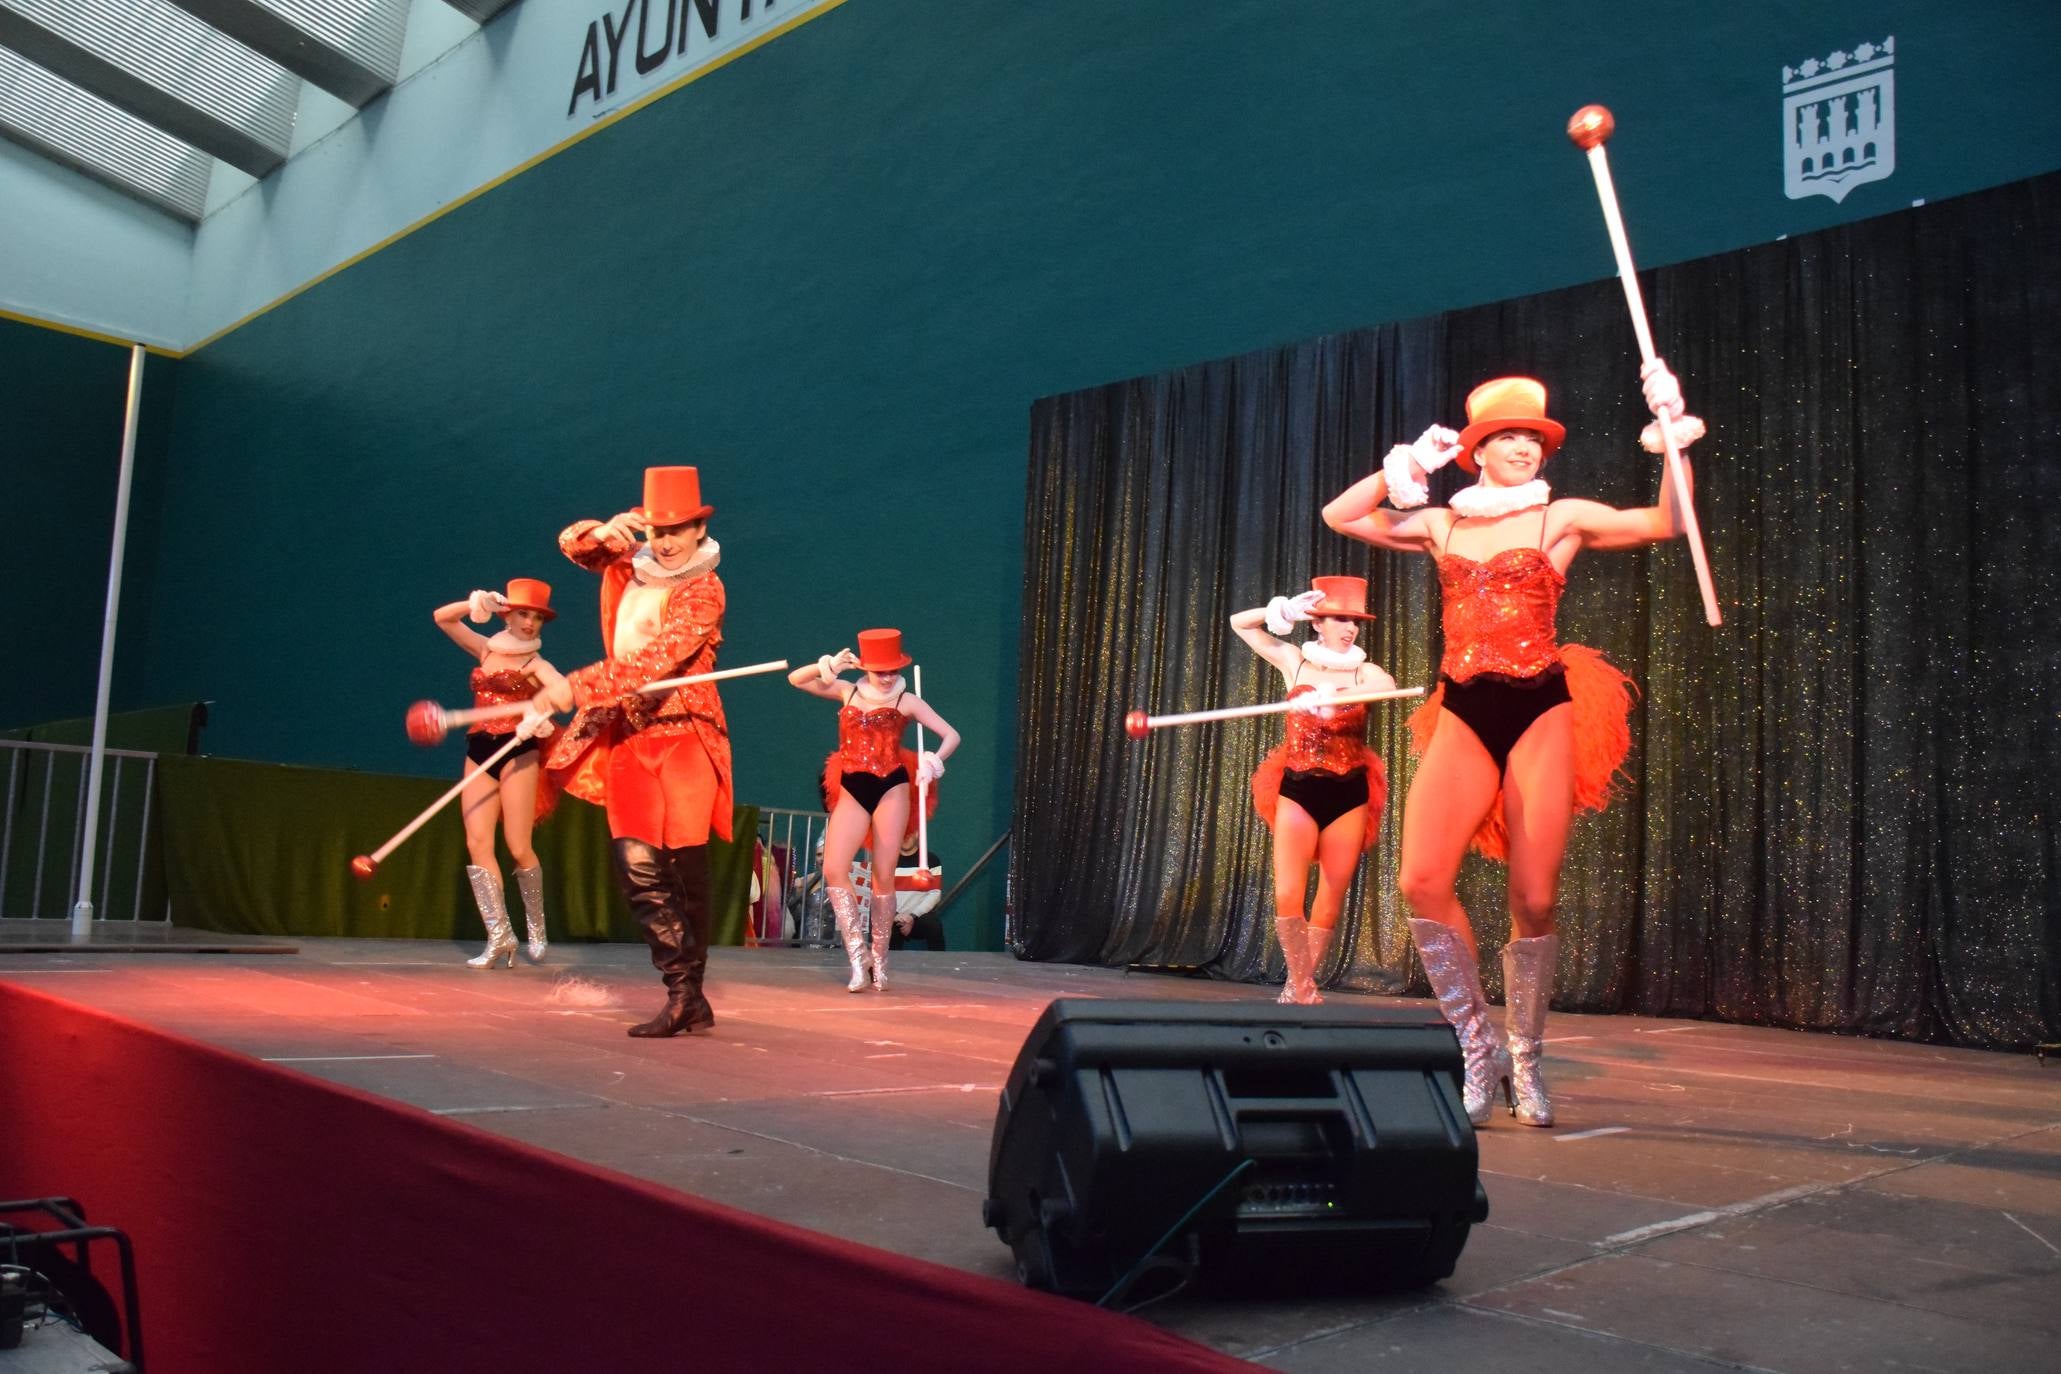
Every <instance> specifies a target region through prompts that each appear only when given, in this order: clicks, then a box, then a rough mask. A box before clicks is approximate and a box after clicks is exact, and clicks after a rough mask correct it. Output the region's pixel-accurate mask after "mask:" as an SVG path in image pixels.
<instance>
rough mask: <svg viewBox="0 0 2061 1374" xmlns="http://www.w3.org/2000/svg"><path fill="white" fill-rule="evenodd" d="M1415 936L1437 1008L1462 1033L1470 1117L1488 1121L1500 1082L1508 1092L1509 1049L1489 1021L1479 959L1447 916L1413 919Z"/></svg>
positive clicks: (1464, 1087)
mask: <svg viewBox="0 0 2061 1374" xmlns="http://www.w3.org/2000/svg"><path fill="white" fill-rule="evenodd" d="M1410 938H1411V939H1412V940H1413V941H1415V942H1416V945H1417V957H1418V958H1420V959H1422V960H1423V961H1424V973H1425V976H1426V977H1428V978H1430V979H1431V990H1432V991H1433V992H1435V993H1437V994H1438V1009H1439V1010H1440V1011H1442V1012H1444V1013H1445V1018H1446V1021H1447V1023H1448V1024H1450V1025H1451V1026H1452V1028H1453V1033H1454V1034H1455V1035H1457V1036H1458V1037H1459V1038H1460V1057H1461V1059H1462V1061H1463V1063H1464V1065H1465V1069H1466V1073H1465V1077H1464V1078H1463V1079H1462V1081H1461V1085H1460V1097H1461V1100H1462V1101H1463V1102H1465V1103H1466V1106H1467V1119H1468V1120H1469V1121H1472V1122H1473V1123H1474V1124H1475V1125H1477V1126H1485V1125H1487V1124H1488V1119H1489V1108H1490V1107H1491V1106H1492V1105H1493V1104H1494V1102H1495V1098H1496V1088H1497V1086H1498V1085H1500V1086H1501V1087H1502V1089H1503V1093H1504V1096H1505V1097H1506V1098H1507V1097H1508V1096H1509V1092H1510V1055H1509V1052H1508V1051H1506V1050H1505V1049H1504V1048H1503V1046H1502V1045H1501V1043H1499V1041H1498V1040H1497V1037H1496V1032H1495V1028H1494V1027H1493V1026H1491V1025H1490V1024H1489V1019H1488V1002H1487V1000H1486V999H1485V998H1484V997H1483V996H1482V995H1481V968H1480V965H1479V964H1478V963H1477V962H1476V961H1475V958H1474V951H1473V950H1471V949H1469V948H1468V947H1467V942H1466V940H1464V939H1462V938H1461V936H1460V932H1459V931H1457V930H1454V929H1453V928H1452V927H1451V926H1449V925H1446V924H1444V923H1442V922H1439V921H1423V920H1412V921H1411V922H1410Z"/></svg>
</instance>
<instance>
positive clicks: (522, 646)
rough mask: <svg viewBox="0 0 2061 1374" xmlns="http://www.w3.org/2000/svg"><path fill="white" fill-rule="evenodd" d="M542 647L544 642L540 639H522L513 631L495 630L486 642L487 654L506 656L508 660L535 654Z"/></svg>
mask: <svg viewBox="0 0 2061 1374" xmlns="http://www.w3.org/2000/svg"><path fill="white" fill-rule="evenodd" d="M543 647H544V641H543V639H542V638H541V637H539V638H537V639H523V638H521V637H519V636H518V635H517V634H516V633H515V632H514V631H513V630H497V631H495V632H494V636H493V638H491V639H489V640H488V641H487V651H488V652H489V653H496V654H506V655H508V657H510V658H521V657H523V656H524V655H525V654H533V653H536V652H537V651H538V650H540V649H542V648H543Z"/></svg>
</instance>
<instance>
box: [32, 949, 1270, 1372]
mask: <svg viewBox="0 0 2061 1374" xmlns="http://www.w3.org/2000/svg"><path fill="white" fill-rule="evenodd" d="M0 1047H4V1048H0V1196H4V1197H7V1198H27V1197H42V1196H51V1195H66V1196H70V1197H75V1198H77V1199H78V1200H79V1201H80V1202H81V1203H82V1204H83V1205H84V1207H85V1208H86V1211H87V1215H88V1217H89V1218H90V1219H91V1220H92V1221H94V1222H95V1223H97V1224H101V1225H108V1226H117V1227H120V1228H122V1229H123V1230H125V1231H127V1232H128V1233H129V1235H130V1237H131V1238H132V1240H133V1241H134V1242H135V1246H136V1255H137V1263H138V1268H139V1271H140V1276H141V1286H142V1307H143V1331H144V1338H145V1349H144V1354H145V1356H146V1358H147V1361H148V1366H149V1369H150V1371H151V1374H231V1372H232V1371H244V1370H249V1371H262V1372H263V1374H277V1371H286V1370H294V1371H303V1372H304V1374H315V1372H317V1371H326V1370H337V1371H353V1374H357V1372H358V1371H366V1370H374V1369H408V1370H437V1371H471V1370H478V1371H495V1374H505V1372H506V1371H511V1370H644V1369H673V1368H680V1369H694V1370H712V1371H730V1370H737V1371H751V1374H767V1372H768V1371H773V1370H872V1369H879V1370H896V1371H910V1370H933V1369H935V1370H945V1369H951V1370H963V1369H967V1368H976V1367H977V1368H979V1369H981V1370H982V1374H1015V1372H1016V1371H1021V1372H1022V1374H1052V1372H1053V1371H1060V1370H1095V1371H1120V1370H1148V1369H1149V1370H1155V1371H1169V1370H1170V1371H1182V1370H1194V1371H1208V1370H1234V1369H1249V1368H1250V1367H1251V1366H1249V1365H1246V1364H1244V1363H1242V1362H1240V1361H1237V1360H1233V1359H1231V1358H1229V1357H1227V1356H1223V1355H1219V1354H1216V1353H1214V1352H1212V1351H1209V1350H1206V1349H1204V1348H1202V1347H1201V1346H1197V1345H1193V1344H1191V1343H1189V1342H1187V1341H1185V1340H1182V1339H1180V1338H1178V1337H1175V1336H1171V1335H1168V1334H1166V1333H1164V1332H1162V1331H1159V1330H1157V1329H1156V1328H1154V1327H1151V1326H1148V1325H1146V1324H1145V1323H1143V1322H1141V1321H1137V1320H1134V1319H1131V1318H1128V1317H1122V1316H1117V1315H1115V1314H1112V1313H1108V1312H1103V1311H1101V1310H1099V1309H1096V1308H1093V1307H1089V1306H1087V1305H1086V1304H1082V1303H1077V1302H1071V1301H1067V1300H1064V1299H1060V1298H1054V1297H1051V1296H1049V1295H1046V1294H1042V1293H1034V1292H1030V1291H1028V1290H1025V1289H1020V1288H1017V1287H1014V1286H1012V1285H1009V1284H1005V1283H1001V1282H997V1281H994V1280H991V1279H985V1278H982V1277H980V1276H978V1275H973V1274H966V1273H961V1272H959V1271H957V1270H953V1269H947V1268H944V1267H941V1266H938V1265H933V1264H928V1263H924V1262H922V1261H919V1260H913V1259H908V1258H905V1257H903V1256H899V1255H895V1254H891V1253H888V1252H886V1251H883V1250H877V1249H872V1248H870V1247H867V1246H862V1245H855V1244H851V1243H849V1242H846V1241H841V1240H837V1239H833V1238H831V1237H828V1236H823V1235H819V1234H816V1233H814V1232H810V1231H805V1230H801V1229H799V1228H797V1227H793V1226H788V1225H784V1224H782V1223H779V1222H774V1221H769V1220H765V1219H762V1218H759V1217H755V1216H752V1215H750V1214H749V1213H745V1212H741V1211H737V1210H735V1209H733V1208H729V1207H723V1206H719V1205H716V1204H714V1203H711V1202H706V1201H703V1200H701V1199H699V1198H695V1197H690V1196H687V1195H684V1194H681V1193H676V1192H671V1191H668V1190H666V1189H663V1188H658V1187H654V1186H652V1185H650V1184H646V1183H642V1182H639V1181H637V1180H636V1179H632V1178H629V1177H626V1176H624V1175H621V1174H617V1173H614V1172H611V1171H609V1170H605V1169H599V1168H593V1167H590V1166H587V1165H584V1164H581V1163H579V1162H577V1161H574V1160H571V1159H567V1158H564V1157H561V1156H559V1155H555V1154H551V1153H548V1152H545V1151H541V1150H536V1149H531V1148H528V1147H526V1146H523V1145H521V1144H518V1143H514V1142H511V1141H508V1140H504V1139H501V1138H499V1137H497V1136H489V1135H486V1134H483V1133H481V1132H478V1131H474V1130H472V1129H470V1128H468V1127H465V1126H461V1125H457V1124H454V1123H452V1122H449V1121H445V1120H443V1119H440V1118H438V1117H435V1116H432V1115H430V1114H428V1113H426V1112H423V1111H420V1110H418V1109H416V1108H413V1107H408V1106H403V1105H398V1104H395V1103H392V1102H387V1101H382V1100H380V1099H377V1098H374V1097H371V1096H369V1095H367V1094H364V1093H359V1092H355V1091H352V1090H350V1089H347V1088H341V1087H337V1086H333V1085H330V1084H326V1083H322V1082H318V1081H316V1080H314V1079H311V1078H305V1077H302V1076H300V1075H298V1074H295V1073H292V1072H289V1071H286V1070H282V1069H277V1068H274V1067H272V1066H270V1065H268V1064H263V1063H259V1062H257V1061H256V1060H252V1059H248V1058H245V1057H243V1056H241V1055H237V1054H232V1053H229V1052H227V1051H224V1050H219V1049H215V1048H212V1047H210V1046H207V1045H203V1044H200V1043H198V1042H196V1041H192V1040H188V1039H185V1038H183V1037H180V1036H176V1035H171V1034H167V1033H165V1032H163V1031H159V1030H154V1029H151V1028H149V1027H145V1026H140V1025H136V1024H134V1023H131V1022H128V1021H125V1020H122V1019H120V1018H118V1017H114V1016H110V1015H107V1014H106V1013H104V1012H100V1011H94V1010H90V1009H87V1008H83V1007H79V1006H76V1005H73V1004H71V1003H67V1002H64V1001H61V1000H59V999H57V998H53V997H48V996H44V995H42V994H39V993H35V992H29V991H25V990H23V989H22V988H19V987H15V986H10V985H7V984H5V983H0ZM679 1050H680V1052H681V1053H683V1054H692V1053H694V1052H695V1050H696V1046H695V1045H693V1044H691V1043H690V1044H683V1045H681V1046H679ZM968 1205H969V1206H972V1205H973V1201H972V1199H971V1198H969V1199H968ZM99 1272H100V1277H101V1279H102V1281H103V1282H104V1283H106V1284H107V1286H108V1287H109V1288H110V1289H111V1290H112V1291H114V1292H117V1293H119V1291H120V1288H119V1284H118V1281H117V1275H116V1274H115V1273H114V1271H113V1258H112V1251H110V1252H109V1255H108V1258H107V1259H106V1261H104V1268H103V1269H102V1270H100V1271H99Z"/></svg>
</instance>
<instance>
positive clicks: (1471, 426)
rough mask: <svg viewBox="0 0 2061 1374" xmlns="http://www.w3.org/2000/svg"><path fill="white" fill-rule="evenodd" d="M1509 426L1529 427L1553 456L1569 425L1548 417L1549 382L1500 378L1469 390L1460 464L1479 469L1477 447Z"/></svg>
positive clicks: (1546, 454)
mask: <svg viewBox="0 0 2061 1374" xmlns="http://www.w3.org/2000/svg"><path fill="white" fill-rule="evenodd" d="M1506 429H1528V430H1530V431H1531V432H1532V433H1534V434H1536V435H1538V436H1539V442H1540V443H1541V444H1542V445H1543V446H1544V448H1545V450H1546V452H1545V457H1547V458H1550V457H1552V456H1553V451H1554V450H1555V449H1557V448H1559V447H1560V442H1561V441H1562V440H1563V439H1565V438H1566V437H1567V426H1566V425H1563V424H1561V423H1560V422H1559V421H1558V420H1548V419H1547V418H1546V384H1545V383H1544V382H1541V381H1538V380H1537V379H1535V378H1532V377H1498V378H1496V379H1495V380H1494V381H1489V382H1483V383H1482V384H1481V385H1480V386H1478V387H1476V388H1474V390H1472V391H1470V392H1468V393H1467V428H1465V429H1463V430H1461V431H1460V466H1461V467H1462V468H1465V469H1466V470H1467V471H1468V472H1480V471H1481V465H1480V464H1479V463H1477V462H1475V461H1474V450H1475V447H1476V446H1477V445H1479V444H1480V443H1481V441H1482V440H1484V439H1487V438H1490V437H1492V436H1494V435H1496V434H1498V433H1500V432H1502V431H1503V430H1506Z"/></svg>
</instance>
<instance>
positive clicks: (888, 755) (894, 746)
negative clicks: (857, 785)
mask: <svg viewBox="0 0 2061 1374" xmlns="http://www.w3.org/2000/svg"><path fill="white" fill-rule="evenodd" d="M908 723H909V722H908V717H906V716H904V715H903V714H902V711H901V707H900V706H875V707H873V708H872V709H871V710H866V709H862V708H861V707H858V706H854V705H853V704H852V703H851V702H849V701H847V702H846V703H845V704H844V705H843V706H841V707H839V708H838V712H837V757H838V762H839V766H840V767H842V768H843V770H844V771H845V772H847V773H871V774H873V775H874V776H876V777H882V778H884V777H886V776H887V775H888V774H889V773H892V772H894V771H895V769H897V768H900V767H901V766H902V731H903V730H904V729H905V728H906V727H907V726H908Z"/></svg>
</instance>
